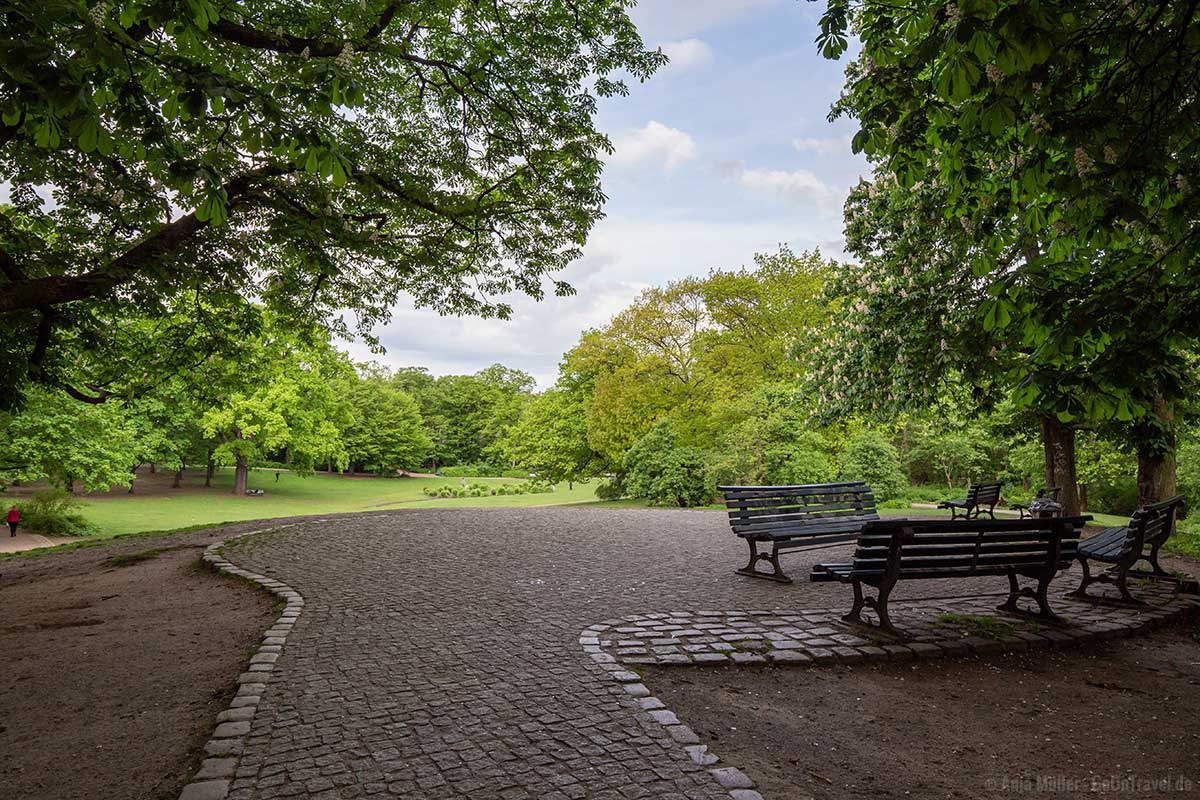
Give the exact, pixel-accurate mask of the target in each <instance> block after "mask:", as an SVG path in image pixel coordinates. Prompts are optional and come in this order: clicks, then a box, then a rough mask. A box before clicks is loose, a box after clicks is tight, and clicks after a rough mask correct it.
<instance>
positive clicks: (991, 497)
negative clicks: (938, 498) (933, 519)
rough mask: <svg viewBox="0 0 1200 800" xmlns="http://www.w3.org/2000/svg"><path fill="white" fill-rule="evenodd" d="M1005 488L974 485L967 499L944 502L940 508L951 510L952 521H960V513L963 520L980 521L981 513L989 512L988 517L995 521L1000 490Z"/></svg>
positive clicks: (969, 490)
mask: <svg viewBox="0 0 1200 800" xmlns="http://www.w3.org/2000/svg"><path fill="white" fill-rule="evenodd" d="M1003 486H1004V484H1003V483H972V484H971V485H970V487H969V488H968V489H967V496H966V497H964V498H962V499H961V500H943V501H942V502H940V503H938V508H948V509H950V519H958V516H959V512H960V511H961V512H962V517H963V519H979V512H981V511H987V514H988V516H989V517H991V518H992V519H995V518H996V513H995V512H996V503H999V502H1000V489H1001V488H1002V487H1003ZM984 506H987V508H984Z"/></svg>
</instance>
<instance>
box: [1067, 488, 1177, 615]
mask: <svg viewBox="0 0 1200 800" xmlns="http://www.w3.org/2000/svg"><path fill="white" fill-rule="evenodd" d="M1183 507H1184V500H1183V497H1182V496H1180V495H1175V496H1174V497H1170V498H1167V499H1166V500H1162V501H1160V502H1158V503H1151V504H1150V505H1147V506H1145V507H1144V508H1140V509H1138V510H1137V511H1135V512H1133V516H1132V517H1130V518H1129V524H1128V525H1118V526H1117V527H1115V528H1106V529H1105V530H1103V531H1101V532H1100V533H1098V534H1096V535H1095V536H1093V537H1091V538H1090V539H1085V540H1084V541H1082V542H1080V543H1079V552H1078V554H1077V557H1078V559H1079V563H1080V564H1081V565H1082V567H1083V581H1082V582H1081V583H1080V584H1079V588H1078V589H1076V590H1075V591H1074V592H1072V593H1071V594H1072V595H1073V596H1075V597H1084V598H1091V597H1092V596H1091V595H1089V594H1088V593H1087V587H1088V586H1089V585H1090V584H1093V583H1113V584H1116V587H1117V590H1118V591H1119V592H1120V593H1121V599H1123V600H1125V601H1126V602H1129V603H1134V604H1140V603H1141V601H1140V600H1137V599H1136V598H1134V597H1133V595H1131V594H1130V593H1129V587H1128V585H1127V584H1126V581H1127V579H1128V577H1129V575H1130V574H1134V573H1133V567H1134V565H1135V564H1137V562H1139V561H1142V560H1145V561H1146V562H1147V563H1148V564H1150V572H1149V573H1148V574H1150V575H1158V576H1167V575H1169V573H1168V572H1167V571H1166V570H1164V569H1163V568H1162V567H1161V566H1160V565H1159V563H1158V550H1159V548H1160V547H1162V546H1163V544H1164V543H1165V542H1166V541H1167V539H1169V538H1171V534H1172V533H1174V532H1175V517H1176V515H1177V514H1178V513H1179V512H1180V510H1181V509H1182V508H1183ZM1147 548H1149V552H1147ZM1089 561H1099V562H1100V563H1102V564H1111V565H1112V567H1111V568H1110V569H1109V570H1108V571H1106V572H1104V573H1101V574H1099V575H1093V574H1092V572H1091V569H1090V568H1089V567H1088V562H1089Z"/></svg>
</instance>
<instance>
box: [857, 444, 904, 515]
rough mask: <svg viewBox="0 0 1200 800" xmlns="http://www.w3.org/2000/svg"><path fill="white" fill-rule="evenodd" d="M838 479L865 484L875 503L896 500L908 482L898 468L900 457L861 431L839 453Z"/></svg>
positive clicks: (890, 446) (893, 448)
mask: <svg viewBox="0 0 1200 800" xmlns="http://www.w3.org/2000/svg"><path fill="white" fill-rule="evenodd" d="M842 480H846V481H866V482H867V485H868V486H870V487H871V489H872V491H873V492H874V494H875V500H876V502H878V503H881V504H882V503H886V502H887V501H889V500H893V499H895V498H897V497H900V496H901V494H902V493H903V492H904V490H905V489H906V488H907V483H908V481H907V480H906V479H905V477H904V472H903V471H902V470H901V469H900V454H899V453H898V452H897V451H896V448H895V447H893V446H892V444H891V443H890V442H889V441H888V440H887V439H885V438H884V437H883V436H882V435H880V434H878V433H876V432H875V431H863V432H862V433H860V434H858V435H857V436H855V437H854V438H853V439H851V440H850V443H849V444H848V445H847V446H846V449H845V451H844V452H843V453H842Z"/></svg>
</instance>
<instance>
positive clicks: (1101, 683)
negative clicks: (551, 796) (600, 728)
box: [645, 622, 1200, 800]
mask: <svg viewBox="0 0 1200 800" xmlns="http://www.w3.org/2000/svg"><path fill="white" fill-rule="evenodd" d="M645 681H646V684H647V685H648V686H649V688H650V689H651V691H653V692H654V693H655V694H656V695H657V696H658V697H660V698H661V699H662V700H663V702H665V703H666V704H667V706H668V707H669V708H671V709H672V710H673V711H675V712H676V713H677V714H678V715H679V717H680V718H681V719H683V720H684V721H685V722H687V723H688V724H690V725H691V726H692V727H693V728H694V729H695V730H696V732H697V733H698V734H700V738H701V739H702V740H703V741H706V742H709V743H711V745H712V748H713V751H714V752H716V753H717V754H718V755H720V756H721V758H722V760H724V761H725V762H727V763H730V764H733V765H735V766H738V767H740V768H741V769H742V770H743V771H745V772H746V773H747V774H749V775H751V776H752V777H753V778H754V780H755V781H756V782H757V783H758V785H759V787H758V788H759V790H760V791H761V792H762V794H763V796H764V797H767V798H779V799H780V800H783V798H787V800H802V799H803V798H815V799H817V800H843V799H846V800H854V798H862V799H863V800H866V799H867V798H872V799H873V798H910V797H942V798H980V797H995V798H1000V797H1013V796H1018V795H1027V794H1035V793H1043V792H1045V793H1050V794H1053V795H1054V796H1058V797H1081V796H1084V795H1094V794H1101V795H1103V796H1115V795H1117V794H1125V795H1138V796H1159V795H1170V796H1179V797H1185V796H1195V795H1196V794H1197V793H1200V766H1198V764H1200V726H1198V725H1197V723H1196V720H1197V719H1200V625H1198V624H1197V623H1195V622H1192V623H1190V624H1187V625H1179V626H1176V627H1174V628H1172V629H1169V630H1164V631H1162V632H1159V633H1156V634H1154V635H1153V636H1150V637H1146V638H1133V639H1125V640H1120V641H1117V642H1112V643H1102V644H1097V645H1092V646H1086V647H1082V648H1079V649H1077V650H1073V651H1072V650H1067V651H1059V650H1053V651H1038V652H1033V653H1024V654H1013V655H1008V656H1001V657H992V658H987V659H980V658H969V659H956V660H946V661H921V662H916V663H901V664H880V665H875V666H865V667H858V668H849V667H839V668H832V669H824V668H813V669H772V668H757V669H745V668H743V669H733V668H730V669H708V670H704V669H670V668H661V667H660V668H655V669H649V670H647V671H646V673H645ZM1164 780H1165V781H1168V782H1169V784H1170V786H1171V791H1156V789H1161V788H1162V787H1163V786H1165V785H1167V784H1162V783H1161V782H1162V781H1164ZM1139 781H1144V782H1149V781H1159V782H1160V783H1157V784H1155V783H1144V782H1139Z"/></svg>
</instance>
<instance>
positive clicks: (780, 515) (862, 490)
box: [717, 481, 879, 583]
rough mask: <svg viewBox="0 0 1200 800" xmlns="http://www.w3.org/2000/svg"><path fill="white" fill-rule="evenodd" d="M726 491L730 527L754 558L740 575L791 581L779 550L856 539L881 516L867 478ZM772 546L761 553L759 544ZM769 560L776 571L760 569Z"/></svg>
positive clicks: (734, 488)
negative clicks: (748, 547)
mask: <svg viewBox="0 0 1200 800" xmlns="http://www.w3.org/2000/svg"><path fill="white" fill-rule="evenodd" d="M717 489H718V490H720V491H721V492H723V493H724V494H725V506H726V508H728V509H729V525H730V527H731V528H733V532H734V533H735V534H737V535H738V536H740V537H742V538H743V539H744V540H746V542H747V543H748V544H749V546H750V561H749V563H747V564H746V566H744V567H742V568H741V569H739V570H737V573H738V574H739V575H748V576H750V577H752V578H767V579H769V580H773V581H778V582H779V583H791V582H792V579H791V578H789V577H788V576H787V575H785V574H784V572H783V569H782V568H781V567H780V566H779V554H780V553H781V552H783V551H784V550H790V549H795V548H799V547H815V546H824V545H833V544H842V543H845V542H852V541H854V538H855V537H856V536H858V532H859V531H861V530H862V526H863V525H864V524H866V523H867V522H870V521H872V520H877V519H879V515H878V514H877V513H875V496H874V495H873V494H871V487H870V486H867V484H865V483H863V482H862V481H848V482H845V483H818V484H807V485H803V486H718V487H717ZM760 544H761V545H764V546H768V545H769V546H770V548H771V549H770V551H769V552H760V551H759V549H758V547H759V545H760ZM759 561H766V562H768V563H770V564H771V566H772V567H773V568H774V569H773V571H772V572H760V571H759V570H758V569H756V567H757V565H758V562H759Z"/></svg>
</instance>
